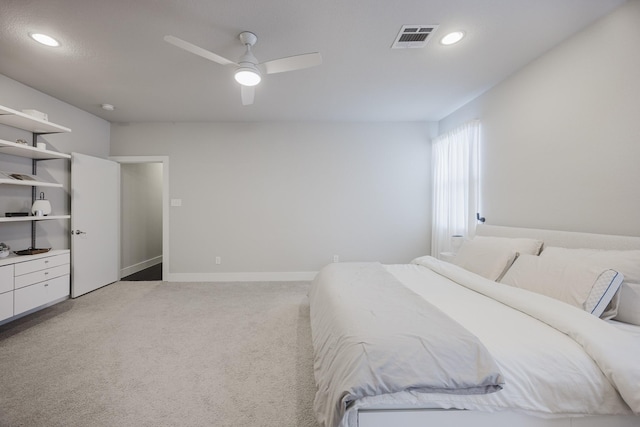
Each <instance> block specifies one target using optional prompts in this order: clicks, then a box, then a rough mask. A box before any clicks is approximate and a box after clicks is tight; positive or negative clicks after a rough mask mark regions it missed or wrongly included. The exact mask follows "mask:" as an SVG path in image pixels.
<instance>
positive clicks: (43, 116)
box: [22, 110, 49, 121]
mask: <svg viewBox="0 0 640 427" xmlns="http://www.w3.org/2000/svg"><path fill="white" fill-rule="evenodd" d="M22 112H23V113H25V114H27V115H29V116H31V117H35V118H36V119H39V120H46V121H49V115H48V114H47V113H43V112H42V111H38V110H22Z"/></svg>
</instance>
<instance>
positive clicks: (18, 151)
mask: <svg viewBox="0 0 640 427" xmlns="http://www.w3.org/2000/svg"><path fill="white" fill-rule="evenodd" d="M0 117H2V116H0ZM0 154H8V155H10V156H18V157H25V158H27V159H34V160H52V159H70V158H71V154H66V153H58V152H56V151H49V150H40V149H38V148H35V147H31V146H29V145H26V144H18V143H17V142H11V141H5V140H4V139H0Z"/></svg>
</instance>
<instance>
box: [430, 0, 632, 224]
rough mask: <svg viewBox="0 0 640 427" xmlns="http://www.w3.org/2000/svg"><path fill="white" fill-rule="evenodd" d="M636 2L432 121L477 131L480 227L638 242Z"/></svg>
mask: <svg viewBox="0 0 640 427" xmlns="http://www.w3.org/2000/svg"><path fill="white" fill-rule="evenodd" d="M639 40H640V1H637V0H631V1H629V2H628V3H626V4H624V5H623V6H621V7H620V8H619V9H617V10H615V11H614V12H613V13H611V14H610V15H609V16H607V17H605V18H603V19H601V20H600V21H598V22H596V23H595V24H594V25H592V26H590V27H589V28H587V29H585V30H584V31H582V32H581V33H579V34H577V35H575V36H574V37H572V38H571V39H569V40H567V41H566V42H564V43H562V44H561V45H559V46H557V47H556V48H554V49H553V50H551V51H549V52H548V53H547V54H545V55H544V56H542V57H540V58H539V59H538V60H536V61H534V62H532V63H531V64H529V65H528V66H527V67H525V68H524V69H522V70H521V71H519V72H518V73H516V74H515V75H513V76H512V77H511V78H509V79H508V80H506V81H504V82H503V83H501V84H500V85H498V86H496V87H494V88H493V89H492V90H490V91H489V92H487V93H485V94H484V95H482V96H481V97H479V98H477V99H476V100H474V101H473V102H471V103H469V104H468V105H466V106H465V107H463V108H461V109H460V110H458V111H456V112H455V113H453V114H451V115H450V116H449V117H446V118H445V119H443V120H442V121H441V122H440V123H439V129H440V132H446V131H447V130H450V129H452V128H454V127H455V126H457V125H459V124H461V123H464V122H465V121H467V120H470V119H474V118H479V119H480V120H481V121H482V126H483V129H484V131H483V149H482V173H481V174H482V184H481V188H482V191H481V193H482V211H481V212H482V214H483V215H484V216H486V218H487V223H491V224H496V225H510V226H522V227H533V228H549V229H562V230H570V231H584V232H595V233H608V234H626V235H633V236H640V220H639V219H638V218H639V216H638V212H640V190H639V189H638V185H639V184H640V167H639V164H640V116H639V112H640V48H638V41H639Z"/></svg>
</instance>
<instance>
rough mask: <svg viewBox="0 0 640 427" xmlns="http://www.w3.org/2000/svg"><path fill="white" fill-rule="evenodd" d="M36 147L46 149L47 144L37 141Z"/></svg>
mask: <svg viewBox="0 0 640 427" xmlns="http://www.w3.org/2000/svg"><path fill="white" fill-rule="evenodd" d="M36 148H37V149H38V150H46V149H47V144H46V143H45V142H38V143H37V144H36Z"/></svg>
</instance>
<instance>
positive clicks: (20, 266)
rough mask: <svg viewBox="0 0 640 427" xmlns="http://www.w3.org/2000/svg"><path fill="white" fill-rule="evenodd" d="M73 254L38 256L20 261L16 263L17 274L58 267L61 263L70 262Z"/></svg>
mask: <svg viewBox="0 0 640 427" xmlns="http://www.w3.org/2000/svg"><path fill="white" fill-rule="evenodd" d="M70 263H71V256H70V255H69V254H68V253H67V254H61V255H54V256H50V257H44V258H38V259H34V260H31V261H25V262H19V263H16V264H15V273H14V274H15V275H16V276H21V275H23V274H29V273H33V272H34V271H39V270H44V269H45V268H51V267H57V266H59V265H64V264H70Z"/></svg>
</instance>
